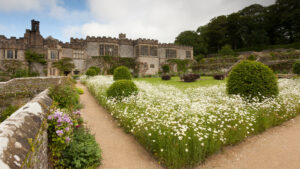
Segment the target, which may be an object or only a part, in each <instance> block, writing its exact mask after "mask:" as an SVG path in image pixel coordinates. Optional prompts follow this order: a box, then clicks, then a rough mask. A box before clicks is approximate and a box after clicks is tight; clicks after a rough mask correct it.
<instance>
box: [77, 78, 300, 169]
mask: <svg viewBox="0 0 300 169" xmlns="http://www.w3.org/2000/svg"><path fill="white" fill-rule="evenodd" d="M81 80H82V82H83V83H85V84H86V85H87V87H88V88H89V90H90V92H91V93H92V94H93V95H95V97H96V98H97V100H98V102H99V103H100V104H101V105H102V106H104V107H105V108H106V109H107V110H108V111H109V112H110V113H111V115H112V116H113V117H115V118H116V119H117V120H118V122H119V123H120V125H121V126H122V127H123V128H124V129H125V131H126V132H129V133H131V134H132V135H134V136H135V138H136V139H137V140H138V141H139V142H140V143H141V144H142V145H143V146H144V147H145V148H146V149H147V150H148V151H150V152H151V153H152V154H153V155H154V156H155V157H156V159H157V161H158V162H159V163H162V164H163V165H165V166H166V167H167V168H172V169H174V168H184V167H194V166H196V165H198V164H199V163H201V162H203V161H204V160H205V159H206V158H207V157H208V156H210V155H211V154H214V153H216V152H218V151H219V150H220V149H221V148H222V147H225V146H227V145H232V144H236V143H238V142H240V141H242V140H244V139H245V138H247V137H249V136H252V135H255V134H258V133H261V132H263V131H265V130H266V129H268V128H270V127H272V126H276V125H279V124H281V123H283V122H284V121H287V120H289V119H291V118H293V117H295V116H296V115H298V114H299V113H300V103H299V100H300V86H299V83H300V82H299V80H300V79H280V80H279V95H278V97H276V98H267V99H266V100H264V101H262V102H260V101H258V100H253V101H252V102H248V101H246V100H244V99H243V98H242V97H240V96H239V95H227V93H226V87H225V84H224V83H222V82H221V84H218V85H209V84H208V85H207V86H204V87H192V88H191V87H187V86H184V87H183V86H181V89H180V87H179V86H180V85H179V84H180V82H179V81H170V82H162V81H159V80H158V79H141V80H139V79H138V80H135V84H136V85H137V87H138V89H139V92H138V94H137V95H132V96H130V97H127V98H124V99H123V100H121V101H119V100H115V99H110V98H107V97H106V90H107V88H108V87H109V86H110V85H111V84H112V83H113V79H112V77H106V76H96V77H92V78H86V77H82V78H81ZM147 80H148V81H149V82H150V83H149V82H146V81H147ZM155 80H156V81H158V82H155ZM211 80H212V79H211ZM151 81H152V82H151ZM212 81H213V80H212ZM214 82H216V81H213V83H214ZM166 83H170V85H165V84H166ZM181 83H183V82H181ZM193 83H195V84H197V83H200V82H199V80H198V81H197V82H193ZM193 83H187V84H193ZM213 83H212V84H213ZM174 84H175V85H174ZM178 87H179V88H178Z"/></svg>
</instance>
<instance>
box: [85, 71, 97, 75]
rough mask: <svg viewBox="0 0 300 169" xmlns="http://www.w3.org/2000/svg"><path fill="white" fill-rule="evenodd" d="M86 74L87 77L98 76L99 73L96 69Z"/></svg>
mask: <svg viewBox="0 0 300 169" xmlns="http://www.w3.org/2000/svg"><path fill="white" fill-rule="evenodd" d="M85 74H86V75H87V76H96V75H97V72H96V71H95V70H94V69H88V70H87V71H86V72H85Z"/></svg>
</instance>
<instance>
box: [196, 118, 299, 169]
mask: <svg viewBox="0 0 300 169" xmlns="http://www.w3.org/2000/svg"><path fill="white" fill-rule="evenodd" d="M299 168H300V116H298V117H296V118H294V119H292V120H290V121H288V122H285V123H284V124H282V125H280V126H277V127H274V128H272V129H269V130H268V131H266V132H264V133H262V134H260V135H257V136H253V137H251V138H248V139H246V140H245V141H243V142H242V143H240V144H238V145H236V146H231V147H227V148H225V149H224V150H223V152H220V153H218V154H216V155H213V156H211V157H210V158H208V159H207V161H206V163H204V164H203V165H200V166H199V167H198V168H197V169H299Z"/></svg>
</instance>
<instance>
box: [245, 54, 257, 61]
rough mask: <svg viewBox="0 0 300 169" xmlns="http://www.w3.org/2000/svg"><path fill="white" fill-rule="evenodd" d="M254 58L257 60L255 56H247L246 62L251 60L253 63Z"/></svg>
mask: <svg viewBox="0 0 300 169" xmlns="http://www.w3.org/2000/svg"><path fill="white" fill-rule="evenodd" d="M256 58H257V56H256V55H250V56H248V58H247V59H248V60H252V61H255V60H256Z"/></svg>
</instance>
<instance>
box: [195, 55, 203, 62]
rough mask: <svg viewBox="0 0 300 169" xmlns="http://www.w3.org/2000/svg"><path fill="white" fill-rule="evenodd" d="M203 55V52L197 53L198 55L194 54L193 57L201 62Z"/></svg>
mask: <svg viewBox="0 0 300 169" xmlns="http://www.w3.org/2000/svg"><path fill="white" fill-rule="evenodd" d="M204 57H205V56H204V55H203V54H199V55H196V56H194V59H195V60H196V61H197V62H201V60H202V59H204Z"/></svg>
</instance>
